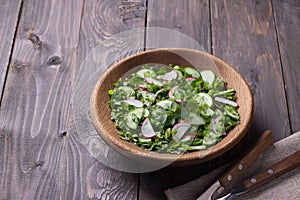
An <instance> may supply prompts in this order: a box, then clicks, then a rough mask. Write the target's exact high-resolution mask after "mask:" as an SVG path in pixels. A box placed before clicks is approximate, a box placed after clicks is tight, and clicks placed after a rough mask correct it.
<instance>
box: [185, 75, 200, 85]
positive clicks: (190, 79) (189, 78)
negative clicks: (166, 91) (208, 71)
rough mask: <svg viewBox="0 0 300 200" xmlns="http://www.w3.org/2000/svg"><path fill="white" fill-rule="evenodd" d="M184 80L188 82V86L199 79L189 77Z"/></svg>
mask: <svg viewBox="0 0 300 200" xmlns="http://www.w3.org/2000/svg"><path fill="white" fill-rule="evenodd" d="M184 80H186V82H188V84H191V83H192V82H193V81H194V80H197V79H196V78H194V77H187V78H185V79H184Z"/></svg>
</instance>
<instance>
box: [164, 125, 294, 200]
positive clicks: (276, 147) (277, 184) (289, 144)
mask: <svg viewBox="0 0 300 200" xmlns="http://www.w3.org/2000/svg"><path fill="white" fill-rule="evenodd" d="M299 149H300V131H299V132H297V133H294V134H292V135H291V136H289V137H287V138H285V139H283V140H281V141H278V142H276V143H274V144H273V145H272V146H271V147H269V148H268V149H267V150H266V151H265V152H263V153H262V155H261V156H260V157H259V158H258V159H257V161H256V162H255V163H254V164H253V165H252V166H251V167H250V168H249V169H248V170H247V171H246V172H245V173H244V174H243V175H242V176H241V177H239V179H238V180H236V181H235V182H234V183H233V184H232V185H230V187H229V188H232V187H234V186H237V185H239V183H240V182H241V181H242V180H243V179H246V178H249V177H250V176H251V175H254V174H256V173H257V172H260V171H261V170H262V169H265V168H267V167H268V166H270V165H272V164H275V163H276V162H278V161H280V160H282V159H284V158H285V157H287V156H289V155H290V154H292V153H294V152H296V151H297V150H299ZM229 167H230V165H228V164H227V165H225V166H222V167H220V168H218V169H216V170H214V171H212V172H210V173H208V174H205V175H203V176H201V177H199V178H197V179H195V180H193V181H191V182H188V183H186V184H184V185H180V186H177V187H174V188H170V189H168V190H165V195H166V196H167V198H168V199H169V200H194V199H197V198H198V197H199V196H200V195H201V194H202V193H203V192H204V191H205V190H206V189H207V188H208V187H209V186H210V185H211V184H212V183H214V182H215V181H216V180H217V178H218V177H220V176H221V175H222V174H223V173H225V172H226V170H227V169H228V168H229ZM236 199H242V200H247V199H258V200H265V199H272V200H277V199H278V200H279V199H280V200H282V199H289V200H299V199H300V167H298V168H296V169H294V170H292V171H290V172H288V173H286V174H284V175H282V176H280V177H278V178H277V179H275V180H272V181H271V182H269V183H266V184H265V185H263V186H261V187H258V188H257V189H255V190H253V191H250V192H248V193H245V194H243V195H240V196H238V197H237V198H236Z"/></svg>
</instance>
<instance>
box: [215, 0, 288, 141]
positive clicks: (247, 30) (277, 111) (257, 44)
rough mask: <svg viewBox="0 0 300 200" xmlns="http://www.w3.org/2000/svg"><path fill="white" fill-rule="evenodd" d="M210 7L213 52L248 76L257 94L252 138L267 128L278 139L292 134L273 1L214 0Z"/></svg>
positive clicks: (251, 131)
mask: <svg viewBox="0 0 300 200" xmlns="http://www.w3.org/2000/svg"><path fill="white" fill-rule="evenodd" d="M211 10H212V13H211V14H212V43H213V54H214V55H215V56H217V57H220V58H222V59H224V60H225V61H227V62H228V63H229V64H231V65H232V66H233V67H235V68H236V69H237V70H238V71H239V72H240V73H241V74H242V75H243V76H244V77H245V79H246V80H247V82H248V83H249V85H250V88H251V90H252V93H253V96H254V102H255V112H254V121H253V124H252V128H251V130H250V132H249V134H248V136H249V139H250V141H253V138H255V137H258V135H259V134H260V133H262V132H263V131H264V130H266V129H271V130H272V132H273V135H274V140H275V141H278V140H280V139H282V138H284V137H286V136H288V135H290V126H289V118H288V117H289V116H288V112H287V106H286V99H285V91H284V82H283V77H282V69H281V65H280V58H279V52H278V46H277V40H276V32H275V25H274V19H273V12H272V5H271V1H269V0H264V1H259V0H258V1H233V0H224V1H212V2H211ZM251 138H252V139H251Z"/></svg>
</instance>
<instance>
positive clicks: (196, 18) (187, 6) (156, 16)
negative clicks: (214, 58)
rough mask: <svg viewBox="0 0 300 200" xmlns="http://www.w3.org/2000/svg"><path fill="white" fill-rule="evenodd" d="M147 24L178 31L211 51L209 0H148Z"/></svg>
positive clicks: (174, 41)
mask: <svg viewBox="0 0 300 200" xmlns="http://www.w3.org/2000/svg"><path fill="white" fill-rule="evenodd" d="M147 26H148V27H158V28H168V29H172V30H174V31H179V32H181V33H183V34H186V35H187V36H189V37H191V38H192V39H194V40H195V41H197V42H198V43H199V44H200V45H202V47H203V48H204V50H206V51H207V52H209V53H210V52H211V38H210V15H209V0H189V1H179V0H175V1H174V0H164V1H155V0H148V15H147ZM148 37H151V36H149V35H148ZM157 39H159V38H157ZM176 42H178V41H176V38H174V40H173V43H176Z"/></svg>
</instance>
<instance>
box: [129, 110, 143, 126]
mask: <svg viewBox="0 0 300 200" xmlns="http://www.w3.org/2000/svg"><path fill="white" fill-rule="evenodd" d="M143 114H144V108H137V109H134V110H133V111H131V112H129V113H127V114H126V115H125V124H126V125H127V126H128V127H129V128H131V129H133V130H136V129H137V127H138V125H139V123H138V121H139V120H140V119H141V118H142V116H143Z"/></svg>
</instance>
